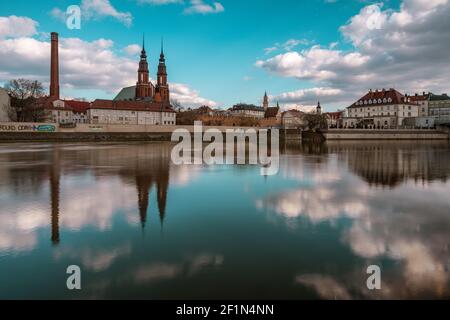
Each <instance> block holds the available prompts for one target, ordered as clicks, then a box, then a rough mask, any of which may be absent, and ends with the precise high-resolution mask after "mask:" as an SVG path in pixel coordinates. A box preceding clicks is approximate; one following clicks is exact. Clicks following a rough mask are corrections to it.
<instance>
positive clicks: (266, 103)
mask: <svg viewBox="0 0 450 320" xmlns="http://www.w3.org/2000/svg"><path fill="white" fill-rule="evenodd" d="M263 108H264V110H267V109H268V108H269V97H268V96H267V91H266V92H265V93H264V99H263Z"/></svg>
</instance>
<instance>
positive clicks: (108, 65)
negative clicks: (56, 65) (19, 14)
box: [0, 37, 216, 106]
mask: <svg viewBox="0 0 450 320" xmlns="http://www.w3.org/2000/svg"><path fill="white" fill-rule="evenodd" d="M116 51H118V52H125V53H126V54H128V55H130V56H129V57H127V56H121V55H119V54H117V53H116ZM139 51H140V47H139V46H138V45H129V46H127V47H125V48H123V49H122V50H116V48H115V47H114V42H113V41H112V40H109V39H98V40H95V41H84V40H81V39H79V38H61V39H60V68H61V70H60V77H61V78H60V81H61V86H62V91H63V93H64V89H67V88H70V89H78V90H92V89H98V90H103V91H105V92H106V93H108V94H110V95H111V97H112V96H114V95H115V94H116V93H117V92H118V91H119V90H120V89H121V88H123V87H128V86H131V85H134V84H135V83H136V79H137V65H138V61H137V60H136V59H133V58H131V56H133V54H134V53H136V52H139ZM11 57H14V59H11ZM0 70H2V72H1V73H0V82H6V81H8V80H11V79H15V78H29V79H35V80H39V81H41V82H42V83H44V85H45V86H48V83H49V70H50V43H49V41H48V40H45V41H41V40H37V39H34V38H25V37H22V38H17V39H3V40H2V39H0ZM152 71H153V70H152ZM154 72H156V71H154ZM171 94H172V95H171V96H172V98H173V99H176V100H178V101H179V102H180V103H182V104H185V105H189V106H198V105H203V104H207V105H210V106H215V105H216V103H215V102H214V101H211V100H208V99H205V98H202V97H201V96H200V95H199V93H198V92H197V91H195V90H193V89H191V88H190V87H189V86H188V85H186V84H177V83H173V84H171Z"/></svg>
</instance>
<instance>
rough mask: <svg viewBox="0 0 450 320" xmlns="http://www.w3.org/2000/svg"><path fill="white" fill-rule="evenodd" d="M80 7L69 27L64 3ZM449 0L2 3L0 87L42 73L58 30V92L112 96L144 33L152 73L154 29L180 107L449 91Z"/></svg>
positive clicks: (134, 62) (335, 103)
mask: <svg viewBox="0 0 450 320" xmlns="http://www.w3.org/2000/svg"><path fill="white" fill-rule="evenodd" d="M71 5H77V6H79V8H80V9H81V28H80V29H79V30H77V29H69V28H68V27H67V25H66V22H67V19H68V15H67V14H66V10H67V8H68V7H69V6H71ZM449 17H450V0H389V1H368V0H308V1H297V0H278V1H275V0H245V1H244V0H243V1H237V0H212V1H211V0H121V1H119V0H81V1H76V0H53V1H50V0H41V1H26V0H16V1H1V2H0V85H1V84H4V83H6V82H7V81H8V80H10V79H16V78H27V79H33V80H34V79H36V80H39V81H41V82H42V83H43V84H44V85H45V86H46V87H47V86H48V83H49V64H50V49H49V35H50V32H52V31H55V32H58V33H59V34H60V68H61V91H62V95H63V96H64V97H67V98H86V99H88V100H93V99H96V98H104V99H112V98H114V96H115V95H116V94H117V93H118V91H119V90H120V88H122V87H126V86H131V85H134V84H135V83H136V80H137V67H138V61H139V52H140V50H141V46H142V37H143V34H145V42H146V49H147V54H148V60H149V66H150V74H151V77H152V79H154V78H155V75H156V70H157V63H158V58H159V51H160V46H161V38H164V50H165V54H166V59H167V68H168V73H169V82H170V85H171V98H172V99H175V100H177V101H179V102H180V103H181V104H183V105H185V106H188V107H195V106H200V105H205V104H206V105H210V106H212V107H216V108H228V107H231V106H232V105H233V104H235V103H239V102H245V103H253V104H258V105H259V104H261V102H262V98H263V95H264V92H265V91H266V90H267V92H268V94H269V97H270V100H271V104H272V105H275V104H276V102H277V101H279V103H280V105H281V106H282V107H283V108H284V109H289V108H297V109H308V108H312V107H313V106H315V105H316V104H317V101H319V100H320V102H321V104H322V106H323V107H324V109H325V110H326V111H334V110H337V109H342V108H345V107H347V106H349V105H350V104H352V103H353V102H354V101H356V100H357V99H358V98H359V97H361V96H362V95H364V94H365V93H366V92H367V91H368V90H369V89H374V90H375V89H377V88H378V89H382V88H396V89H397V90H399V91H401V92H402V93H409V94H412V93H415V92H423V91H427V92H428V91H431V92H435V93H444V92H448V91H450V90H449V89H450V81H449V80H450V63H449V62H450V58H449V54H448V52H449V49H450V19H449Z"/></svg>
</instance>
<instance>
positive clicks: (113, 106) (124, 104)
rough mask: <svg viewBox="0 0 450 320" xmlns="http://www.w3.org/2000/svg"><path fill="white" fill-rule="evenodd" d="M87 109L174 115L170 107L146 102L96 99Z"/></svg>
mask: <svg viewBox="0 0 450 320" xmlns="http://www.w3.org/2000/svg"><path fill="white" fill-rule="evenodd" d="M88 109H109V110H130V111H153V112H172V113H175V111H174V110H173V108H172V107H171V106H170V105H162V104H160V103H154V102H146V101H114V100H100V99H97V100H95V101H94V102H92V103H91V105H90V106H89V108H88Z"/></svg>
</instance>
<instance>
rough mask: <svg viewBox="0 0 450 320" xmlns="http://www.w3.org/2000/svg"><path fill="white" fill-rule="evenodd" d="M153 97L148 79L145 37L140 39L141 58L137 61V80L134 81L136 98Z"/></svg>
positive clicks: (151, 86)
mask: <svg viewBox="0 0 450 320" xmlns="http://www.w3.org/2000/svg"><path fill="white" fill-rule="evenodd" d="M152 97H153V85H152V84H151V82H150V81H149V72H148V62H147V53H146V52H145V39H144V38H143V39H142V51H141V60H140V61H139V70H138V82H137V83H136V99H138V100H144V99H148V98H152Z"/></svg>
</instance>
